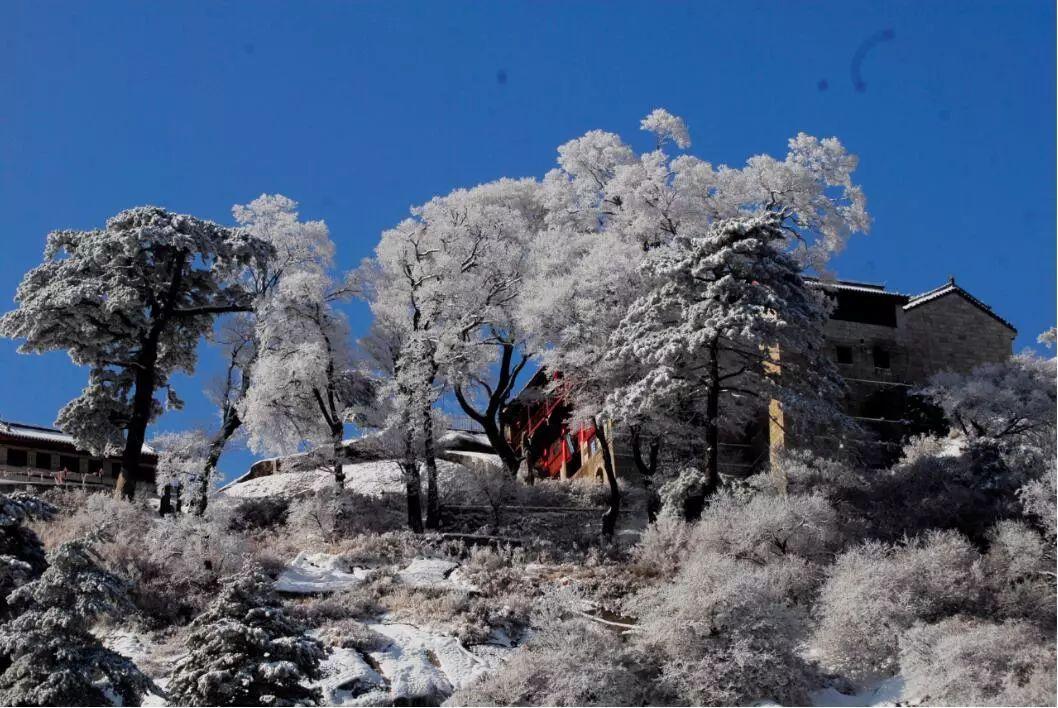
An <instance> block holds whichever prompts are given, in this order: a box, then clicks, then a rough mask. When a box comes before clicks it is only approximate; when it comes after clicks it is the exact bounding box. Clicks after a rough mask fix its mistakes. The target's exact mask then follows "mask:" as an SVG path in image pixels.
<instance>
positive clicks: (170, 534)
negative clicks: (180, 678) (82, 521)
mask: <svg viewBox="0 0 1058 708" xmlns="http://www.w3.org/2000/svg"><path fill="white" fill-rule="evenodd" d="M137 549H138V552H137V553H133V554H129V556H128V557H127V558H126V562H125V563H124V564H123V565H122V566H120V567H119V570H120V571H121V572H122V574H123V575H124V576H125V577H127V578H129V579H130V580H131V581H132V582H133V584H134V588H133V592H132V598H133V600H134V601H135V602H136V605H137V607H139V608H140V609H141V610H142V611H143V612H144V613H145V614H146V615H147V617H148V618H149V619H153V620H154V621H155V622H158V623H168V622H172V621H179V622H184V621H187V620H189V619H190V618H191V617H193V616H194V615H195V614H197V613H198V612H201V611H202V609H203V608H204V607H205V606H206V605H207V604H208V603H209V602H210V600H212V599H213V597H215V595H216V592H217V589H218V588H219V585H220V579H221V578H223V577H225V576H228V575H231V574H233V573H235V572H237V571H239V570H240V569H241V568H242V567H243V565H244V563H245V561H246V557H247V553H248V551H249V545H248V544H247V541H246V539H245V538H244V537H243V536H241V535H240V534H237V533H232V532H230V531H229V530H228V528H227V526H226V521H225V520H223V519H219V520H215V519H213V518H212V517H211V516H209V515H207V516H205V517H201V516H193V515H188V514H185V515H182V516H177V517H167V518H165V519H160V520H158V521H157V522H156V523H154V524H152V525H151V526H150V528H149V530H148V531H147V533H146V534H145V535H144V537H143V540H142V545H139V546H138V547H137ZM104 550H105V551H106V552H109V551H110V546H108V547H107V548H106V549H104ZM108 561H109V559H108ZM110 562H112V561H110Z"/></svg>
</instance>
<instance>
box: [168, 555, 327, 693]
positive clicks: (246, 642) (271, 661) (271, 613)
mask: <svg viewBox="0 0 1058 708" xmlns="http://www.w3.org/2000/svg"><path fill="white" fill-rule="evenodd" d="M187 649H188V653H187V655H186V656H185V657H184V658H182V659H181V660H180V661H179V663H177V665H176V668H175V670H174V672H173V676H172V678H171V679H170V681H169V685H168V690H169V694H170V697H171V699H172V700H173V701H175V702H178V703H180V704H183V705H224V706H228V705H240V706H243V705H290V704H292V703H306V702H309V703H313V702H315V701H317V700H318V699H319V692H318V690H317V689H311V688H308V687H307V686H306V685H305V683H306V682H307V681H308V680H311V679H315V678H318V677H319V665H320V660H321V659H322V658H323V656H324V649H323V646H322V645H321V644H320V643H319V642H318V641H316V640H315V639H313V638H311V637H309V636H307V635H305V634H304V632H303V629H302V627H301V626H300V625H298V624H297V623H295V622H293V621H292V620H290V619H289V618H288V617H287V616H286V613H285V612H284V610H283V608H282V606H281V605H280V603H279V601H278V600H276V599H275V597H274V595H273V593H272V581H271V580H269V578H268V577H267V576H265V575H264V574H262V573H261V572H260V571H257V570H254V569H248V570H246V571H244V572H242V573H240V574H239V575H237V576H234V577H232V578H229V579H228V580H227V581H226V582H225V583H224V586H223V588H222V590H221V591H220V595H219V596H218V597H217V598H216V600H214V601H213V602H212V603H211V604H210V606H209V608H208V609H207V610H206V611H205V612H203V613H202V614H201V615H199V616H198V617H196V618H195V621H194V622H192V623H191V632H190V634H189V635H188V639H187Z"/></svg>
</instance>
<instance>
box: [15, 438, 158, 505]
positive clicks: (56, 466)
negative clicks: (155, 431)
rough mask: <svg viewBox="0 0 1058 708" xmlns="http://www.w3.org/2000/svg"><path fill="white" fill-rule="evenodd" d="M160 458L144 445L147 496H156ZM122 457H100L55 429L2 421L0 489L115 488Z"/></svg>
mask: <svg viewBox="0 0 1058 708" xmlns="http://www.w3.org/2000/svg"><path fill="white" fill-rule="evenodd" d="M157 462H158V458H157V456H156V455H155V454H154V451H153V450H151V449H150V448H148V447H147V446H144V455H143V460H142V466H143V468H142V470H141V478H140V480H139V481H141V482H144V485H143V487H144V493H146V494H154V484H153V482H154V470H155V466H156V465H157ZM120 471H121V458H120V457H106V458H100V457H96V456H94V455H91V454H89V453H88V452H85V451H84V450H81V449H79V448H78V447H77V445H76V444H75V443H74V439H73V437H72V436H70V435H67V434H66V433H63V432H62V431H60V430H55V429H54V428H43V427H40V426H36V425H26V424H24V423H13V422H7V421H2V420H0V489H20V488H24V487H35V488H46V487H72V488H78V489H90V490H104V491H105V490H109V489H113V487H114V483H115V481H116V480H117V477H118V473H119V472H120Z"/></svg>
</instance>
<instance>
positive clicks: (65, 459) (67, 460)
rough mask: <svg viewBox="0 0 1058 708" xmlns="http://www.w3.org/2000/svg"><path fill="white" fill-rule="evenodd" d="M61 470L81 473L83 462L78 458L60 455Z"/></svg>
mask: <svg viewBox="0 0 1058 708" xmlns="http://www.w3.org/2000/svg"><path fill="white" fill-rule="evenodd" d="M59 469H61V470H66V471H67V472H80V471H81V461H80V460H79V459H77V458H76V457H72V456H70V455H60V456H59Z"/></svg>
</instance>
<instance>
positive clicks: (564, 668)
mask: <svg viewBox="0 0 1058 708" xmlns="http://www.w3.org/2000/svg"><path fill="white" fill-rule="evenodd" d="M656 673H657V669H656V667H655V666H653V665H652V662H651V661H650V660H649V657H647V656H643V655H641V654H640V653H639V652H637V651H636V649H635V647H633V646H630V645H629V644H627V643H626V642H625V641H624V640H623V639H622V637H621V635H619V634H617V633H616V632H614V631H613V630H612V629H607V628H605V627H602V626H600V625H599V624H596V623H593V622H590V621H587V620H580V619H574V620H567V621H564V622H560V623H558V624H556V625H554V626H551V627H548V628H546V629H544V630H542V631H540V632H539V633H537V634H535V635H534V636H533V637H532V638H531V639H530V640H529V641H528V642H527V643H526V645H525V646H524V647H522V648H521V649H519V650H518V652H517V653H515V654H514V655H513V656H511V657H510V659H509V660H508V661H507V662H506V663H505V664H504V665H503V666H501V667H500V668H498V669H497V670H496V671H495V672H493V673H490V674H488V675H486V676H485V677H483V678H482V679H480V680H478V681H476V682H475V683H473V684H471V685H469V686H466V687H464V688H463V689H461V690H458V691H456V692H455V693H453V694H452V696H451V697H450V698H449V699H448V700H447V701H446V702H445V705H453V706H460V705H464V706H492V705H549V706H574V705H581V706H589V705H598V706H635V705H651V704H656V703H666V702H669V701H666V700H665V699H664V698H663V697H659V696H658V695H657V694H656V693H655V692H654V689H653V684H654V677H655V676H656Z"/></svg>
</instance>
